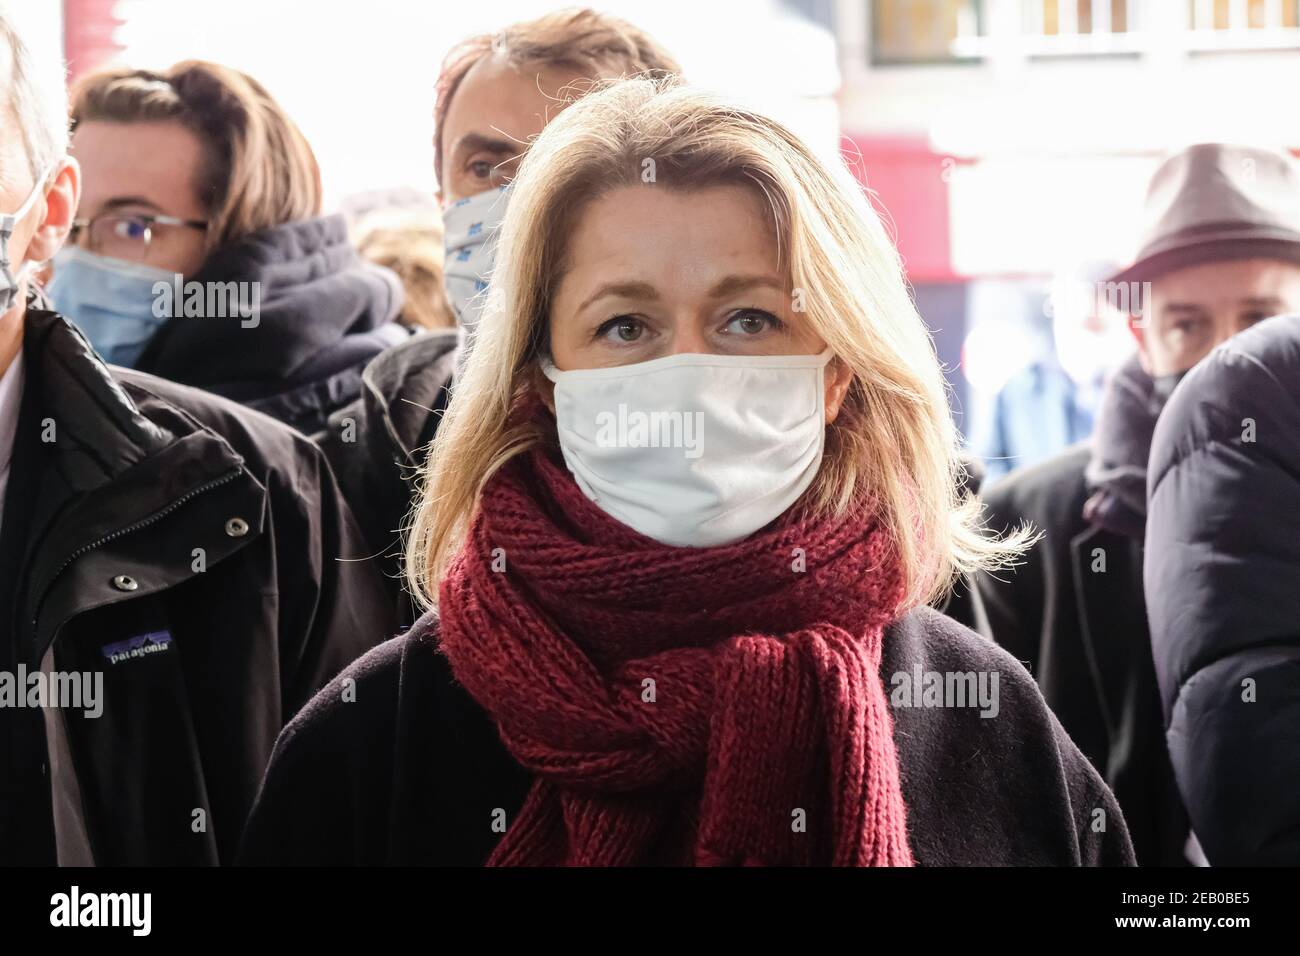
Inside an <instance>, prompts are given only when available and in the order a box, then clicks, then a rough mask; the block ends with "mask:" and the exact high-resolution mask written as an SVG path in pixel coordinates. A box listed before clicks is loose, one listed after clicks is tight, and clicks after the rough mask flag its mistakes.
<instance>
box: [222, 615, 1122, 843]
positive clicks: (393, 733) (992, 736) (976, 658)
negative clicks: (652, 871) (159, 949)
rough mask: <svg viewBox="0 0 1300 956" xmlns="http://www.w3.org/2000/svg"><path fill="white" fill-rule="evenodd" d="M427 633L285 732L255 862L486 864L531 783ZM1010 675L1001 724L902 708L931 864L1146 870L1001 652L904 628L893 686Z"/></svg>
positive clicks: (384, 656) (897, 711) (1103, 795)
mask: <svg viewBox="0 0 1300 956" xmlns="http://www.w3.org/2000/svg"><path fill="white" fill-rule="evenodd" d="M436 629H437V624H436V621H435V620H434V619H432V617H425V618H422V619H421V621H420V622H418V623H417V624H416V626H415V627H414V628H412V630H411V631H409V632H408V633H407V634H406V635H404V636H403V637H401V638H398V639H395V640H392V641H389V642H388V643H386V644H383V645H381V646H380V647H377V648H375V649H374V650H373V651H371V652H370V653H369V654H367V655H366V656H365V657H363V658H362V659H361V660H359V661H357V662H356V663H355V664H353V665H352V666H351V667H349V668H348V669H347V670H346V671H345V672H344V673H343V674H342V675H340V677H339V678H338V679H337V680H335V681H334V682H333V683H332V684H330V685H329V686H328V687H326V688H325V689H324V690H323V691H321V693H320V694H319V695H317V696H316V698H315V699H314V700H313V701H312V702H311V703H310V704H308V706H307V707H306V708H305V709H304V710H303V712H302V713H301V714H299V715H298V716H297V717H296V718H295V719H294V720H293V722H292V723H291V724H290V725H289V726H288V727H287V728H285V731H284V733H283V734H282V735H281V737H280V740H279V742H278V743H277V744H276V749H275V754H274V756H273V757H272V760H271V766H270V769H269V770H268V771H267V777H266V780H265V782H264V783H263V785H262V790H261V792H260V794H259V796H258V802H257V806H256V808H255V809H254V812H253V816H252V819H251V820H250V822H249V827H248V831H247V833H246V836H245V842H244V847H243V850H242V852H241V861H242V862H245V863H249V864H321V865H325V864H361V865H374V864H436V865H452V866H454V865H464V866H476V865H479V864H481V863H483V861H484V860H486V858H487V857H488V855H489V854H490V853H491V851H492V849H493V847H494V845H495V842H496V840H497V839H498V836H499V834H497V833H495V832H493V829H492V822H493V815H494V813H495V812H496V811H497V810H498V809H499V810H504V811H505V814H506V820H507V826H508V825H509V820H511V819H513V818H514V815H515V813H516V812H517V811H518V810H519V808H520V806H521V804H522V802H523V798H524V796H525V794H526V793H527V791H528V787H529V784H530V779H529V774H528V773H527V772H526V771H525V770H523V769H522V768H521V767H520V766H519V765H518V764H517V763H516V762H515V761H514V758H513V757H511V756H510V754H509V753H508V752H507V751H506V750H505V748H504V746H503V745H502V744H501V742H500V740H499V738H498V737H497V734H496V730H495V728H494V726H493V725H492V723H491V721H490V719H489V718H488V716H487V715H486V713H485V712H484V711H483V710H482V709H481V708H480V707H479V706H478V704H477V703H476V702H475V701H474V700H473V699H472V698H470V697H469V696H468V694H467V693H466V692H465V691H464V690H463V689H462V688H461V687H460V686H459V685H458V684H456V683H455V682H454V680H453V678H452V675H451V672H450V668H449V666H448V664H447V661H446V658H444V657H443V656H442V655H441V654H439V653H438V652H437V650H436V645H437V634H436ZM916 670H920V671H921V672H923V673H924V672H926V671H932V670H933V671H939V672H948V671H963V672H964V671H975V672H997V673H998V674H999V692H998V700H999V710H998V713H997V716H993V717H988V718H985V717H981V716H980V715H979V711H977V710H975V709H969V708H957V707H948V708H944V707H938V708H931V709H922V708H904V707H896V708H894V710H893V718H894V738H895V741H896V743H897V746H898V754H899V762H900V765H901V770H902V786H903V798H904V800H905V802H906V804H907V808H908V838H909V842H910V844H911V847H912V852H913V854H914V856H915V857H916V859H917V861H918V862H919V863H920V864H922V865H929V866H943V865H1010V864H1023V865H1032V864H1041V865H1065V866H1070V865H1112V864H1113V865H1122V864H1131V863H1132V862H1133V851H1132V847H1131V845H1130V843H1129V838H1128V832H1127V830H1126V829H1125V825H1124V821H1123V818H1122V817H1121V815H1120V811H1119V808H1118V807H1117V806H1116V804H1115V800H1114V797H1113V796H1112V795H1111V793H1110V791H1109V790H1108V789H1107V788H1106V785H1105V784H1104V783H1103V782H1102V780H1101V778H1100V777H1099V776H1098V775H1097V773H1096V771H1094V770H1093V769H1092V767H1091V766H1089V765H1088V762H1087V761H1086V760H1084V759H1083V757H1082V756H1081V755H1080V754H1079V751H1078V750H1077V749H1076V748H1075V746H1074V745H1073V744H1072V743H1071V742H1070V739H1069V737H1067V736H1066V735H1065V732H1064V731H1063V730H1062V729H1061V727H1060V725H1059V724H1058V723H1057V722H1056V720H1055V718H1053V717H1052V715H1051V713H1050V712H1049V711H1048V710H1047V708H1046V707H1045V706H1044V704H1043V701H1042V698H1041V697H1040V696H1039V694H1038V691H1037V690H1036V689H1035V688H1034V684H1033V681H1032V680H1031V679H1030V678H1029V675H1028V674H1026V673H1025V671H1024V669H1023V668H1022V667H1021V666H1020V665H1019V664H1017V663H1016V662H1015V661H1013V660H1012V659H1011V658H1010V657H1009V656H1008V655H1007V654H1006V653H1004V652H1003V651H1001V650H999V649H998V648H997V647H996V646H995V645H993V644H991V643H989V642H987V641H985V640H983V639H982V638H980V637H978V636H977V635H975V634H973V633H971V632H970V631H968V630H966V629H965V628H963V627H962V626H961V625H959V624H957V623H955V622H953V621H951V620H949V619H948V618H946V617H944V616H943V615H941V614H939V613H938V612H936V611H932V610H930V609H928V608H923V609H921V610H918V611H914V612H912V613H911V614H909V615H907V616H905V617H903V618H902V619H900V620H899V621H897V622H896V623H895V624H893V625H891V626H890V627H889V628H888V629H887V631H886V633H885V640H884V658H883V660H882V662H881V675H882V677H883V678H884V679H885V681H886V685H885V686H886V692H887V693H888V692H890V688H891V686H892V684H891V680H890V677H891V675H894V674H897V673H900V672H905V673H907V674H911V673H913V672H914V671H916Z"/></svg>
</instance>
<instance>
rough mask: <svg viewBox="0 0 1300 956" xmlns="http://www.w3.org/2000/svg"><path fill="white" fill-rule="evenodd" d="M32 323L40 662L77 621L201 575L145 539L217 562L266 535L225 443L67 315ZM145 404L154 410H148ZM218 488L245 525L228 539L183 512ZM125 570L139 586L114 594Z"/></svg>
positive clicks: (32, 317)
mask: <svg viewBox="0 0 1300 956" xmlns="http://www.w3.org/2000/svg"><path fill="white" fill-rule="evenodd" d="M25 323H26V324H25V327H24V346H23V349H24V361H25V362H27V363H28V366H27V367H28V369H29V370H31V369H35V370H37V374H36V375H35V376H33V377H34V378H36V379H38V382H37V384H36V387H37V388H38V389H39V390H40V391H39V398H40V403H39V408H40V422H41V428H42V436H41V437H42V440H43V447H44V448H45V449H46V458H45V462H46V464H45V466H44V469H45V470H44V473H43V474H42V480H41V490H40V492H39V495H38V499H37V501H36V502H34V503H33V512H34V524H33V527H32V529H31V539H30V541H29V544H28V548H27V555H26V559H27V560H26V561H25V565H26V567H27V568H28V572H27V574H28V576H27V578H26V586H25V589H24V590H25V598H24V601H23V618H22V620H21V621H20V622H18V623H19V624H20V625H21V627H22V631H23V633H24V635H25V636H26V638H27V640H28V641H30V644H29V645H28V647H27V650H28V653H29V656H30V659H31V660H34V661H36V660H40V659H41V657H42V656H43V654H44V652H45V650H46V649H47V648H48V646H49V644H50V643H51V642H52V641H53V640H54V638H55V636H56V635H57V633H58V630H59V628H60V627H61V626H62V625H63V623H65V622H66V621H67V620H69V619H70V618H71V617H72V616H74V615H75V614H77V613H80V612H81V611H83V610H88V609H89V608H92V607H101V606H105V605H108V604H112V603H116V602H118V601H123V600H127V599H132V598H139V597H144V596H146V595H148V594H151V593H156V592H159V591H163V590H166V589H167V588H170V587H173V586H175V585H176V584H178V583H180V582H181V581H183V580H185V579H187V578H189V577H191V576H192V575H193V574H195V573H197V571H196V569H195V568H193V567H192V565H191V563H190V561H189V560H188V559H185V560H181V559H179V558H171V559H167V560H163V559H160V558H159V554H160V553H162V551H163V549H160V548H159V547H158V546H157V541H156V539H153V538H151V536H150V534H149V533H148V532H150V531H152V532H155V533H165V534H167V535H168V539H169V540H173V541H174V540H183V541H186V542H191V544H189V545H188V546H187V548H186V549H185V550H184V551H183V553H182V556H183V557H184V556H188V555H189V554H190V550H189V549H190V548H191V547H201V548H203V549H204V551H205V554H206V560H207V562H208V563H215V562H216V561H219V560H221V559H223V558H224V557H226V556H228V555H229V554H231V553H233V552H235V551H237V550H239V549H240V548H242V547H245V546H246V545H247V544H248V543H249V542H250V541H253V540H255V539H256V538H257V537H258V536H259V535H260V533H261V531H262V529H263V526H264V522H265V509H266V503H265V499H266V489H265V487H264V486H262V485H261V483H259V482H258V481H257V479H256V478H255V477H254V476H253V475H252V474H251V473H250V472H248V470H247V469H246V468H244V460H243V458H242V457H241V456H240V455H239V454H238V453H236V452H235V450H234V449H233V448H231V446H230V445H229V444H228V443H227V442H226V441H225V440H224V439H223V438H221V437H220V436H219V435H217V434H216V433H215V432H212V431H211V430H209V429H207V428H205V427H204V426H203V425H201V424H200V423H199V422H198V421H197V420H195V419H194V418H192V417H191V416H189V415H188V414H187V413H186V412H185V411H184V410H183V409H181V408H179V407H177V406H174V405H171V404H170V403H167V402H165V401H164V400H163V399H161V398H158V397H157V396H155V395H152V393H150V392H148V391H145V390H143V389H141V388H139V387H137V386H135V385H133V384H130V382H129V381H128V380H127V379H126V378H124V377H123V376H121V375H115V374H114V373H113V372H112V371H110V370H109V368H108V366H106V365H105V364H104V363H103V361H102V360H101V359H100V358H99V356H98V355H96V354H95V352H94V350H93V349H91V347H90V345H89V344H88V343H87V342H86V339H85V338H84V337H83V336H82V335H81V333H80V332H79V331H77V330H76V329H75V328H74V327H73V326H72V325H71V324H70V323H68V322H67V321H66V320H64V319H63V318H62V317H61V316H59V315H57V314H56V313H53V312H50V311H48V310H46V309H43V308H39V307H29V308H28V311H27V316H26V319H25ZM131 374H133V373H131ZM139 378H140V379H141V380H142V381H148V379H147V377H142V376H141V377H139ZM124 381H127V384H125V385H124ZM144 399H148V401H149V402H151V403H152V404H151V406H150V407H151V408H153V411H152V412H151V413H149V414H146V412H145V411H144V410H143V409H142V407H141V405H140V401H142V400H144ZM218 488H220V499H221V505H220V507H221V514H223V515H224V514H225V512H227V511H228V512H230V513H231V514H236V515H239V516H240V517H242V518H243V519H244V520H245V521H247V523H248V526H249V527H248V532H247V533H244V534H241V535H238V536H231V535H229V534H227V533H223V528H222V524H221V522H220V521H216V520H214V518H213V515H212V510H213V509H212V508H193V507H191V508H182V507H180V505H182V504H184V503H186V502H188V501H190V500H191V499H193V498H195V497H197V496H198V495H200V494H205V493H208V492H211V491H213V490H215V489H218ZM214 507H215V506H214ZM222 520H224V518H223V519H222ZM172 550H175V549H172ZM128 573H129V575H130V576H132V577H133V578H134V579H135V580H136V581H137V584H136V586H135V587H134V588H132V589H130V590H123V589H119V588H114V587H113V586H112V582H113V580H114V578H115V577H117V576H118V575H119V574H128Z"/></svg>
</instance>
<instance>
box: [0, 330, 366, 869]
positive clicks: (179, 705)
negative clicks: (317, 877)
mask: <svg viewBox="0 0 1300 956" xmlns="http://www.w3.org/2000/svg"><path fill="white" fill-rule="evenodd" d="M25 322H26V324H25V334H24V345H23V355H24V368H25V375H26V385H25V388H24V399H23V407H22V412H21V418H20V426H19V433H18V440H17V441H16V444H15V451H14V459H13V463H12V471H11V478H10V485H9V489H8V492H7V494H6V502H5V508H4V525H3V528H2V529H0V556H3V560H4V561H5V562H6V563H7V564H8V566H9V568H10V569H11V570H13V571H14V573H15V574H16V575H17V577H16V578H13V579H11V578H9V577H4V578H2V579H0V580H3V581H4V582H5V583H7V584H10V585H11V586H10V587H9V588H8V589H7V590H6V592H5V595H4V599H3V600H0V607H6V608H8V610H9V612H10V614H9V615H8V619H7V620H5V622H4V623H5V625H6V627H5V631H4V634H5V637H6V640H5V641H4V642H3V643H2V644H0V658H2V662H0V670H7V671H9V672H13V671H14V670H15V669H16V668H17V667H18V666H19V665H22V666H25V667H26V668H27V669H28V670H29V671H30V670H32V669H34V668H36V667H38V666H40V664H41V662H42V661H46V662H47V664H49V663H52V665H53V667H54V668H56V669H57V670H59V671H66V672H74V671H75V672H87V673H94V672H99V673H101V674H102V679H103V702H102V714H101V715H100V716H99V717H97V718H96V717H87V716H85V714H84V712H83V710H81V709H76V710H48V709H47V710H46V711H45V714H44V717H42V716H40V715H38V714H34V712H33V711H31V710H14V709H12V708H2V709H0V766H3V767H4V768H5V773H4V774H3V775H2V776H3V778H4V782H3V784H2V785H0V861H3V862H6V863H16V862H30V863H45V862H53V860H54V841H55V836H56V834H57V840H58V858H59V860H60V861H61V862H72V861H90V860H93V862H95V863H96V864H101V865H103V864H110V865H115V864H212V863H217V862H221V861H226V860H229V859H230V858H231V857H232V856H233V853H234V850H235V847H236V845H237V843H238V840H239V836H240V832H241V830H242V828H243V825H244V822H245V819H246V816H247V814H248V810H249V808H250V806H251V805H252V802H253V796H254V794H255V792H256V788H257V785H258V782H259V781H260V779H261V776H262V772H263V770H264V769H265V766H266V763H267V760H268V758H269V757H270V754H271V748H272V745H273V744H274V741H275V738H276V735H277V734H278V733H279V731H280V729H281V728H282V727H283V725H284V724H285V723H286V722H287V721H288V719H289V718H290V717H291V716H292V715H293V714H294V713H295V712H296V711H297V710H298V708H299V707H300V706H301V705H302V704H303V703H304V702H305V701H306V700H308V699H309V698H310V697H311V696H312V695H313V694H314V693H315V692H316V690H318V689H319V688H320V687H321V686H322V685H323V684H324V683H325V682H326V681H328V680H329V679H330V678H331V677H332V676H334V675H335V674H336V673H338V671H339V670H340V669H341V668H342V667H343V666H344V665H345V664H347V663H348V662H350V661H351V660H353V659H355V658H356V657H357V656H359V655H360V654H362V653H363V652H364V651H365V650H367V649H368V648H369V647H370V646H372V645H373V644H374V643H375V642H376V639H382V638H383V637H384V636H385V635H386V634H390V633H392V631H391V629H390V628H391V613H390V610H389V605H388V602H387V600H386V599H385V595H384V592H383V589H382V587H381V585H380V583H379V582H378V581H377V580H376V578H375V577H374V573H373V570H372V569H370V568H369V567H368V566H366V565H364V564H362V563H358V562H349V561H347V560H344V559H348V558H352V557H356V556H358V555H360V554H363V553H364V550H365V544H364V543H363V542H362V541H361V540H360V532H359V531H358V529H357V527H356V524H355V521H354V520H353V518H352V516H351V514H350V513H349V511H348V509H347V507H346V506H345V505H344V504H343V501H342V498H341V497H340V495H339V491H338V487H337V485H336V484H335V481H334V478H333V475H332V474H331V473H330V470H329V467H328V465H327V464H326V462H325V459H324V457H323V455H322V454H321V453H320V451H319V449H317V448H316V447H315V446H314V445H313V444H312V443H311V442H310V441H309V440H308V439H307V438H305V437H304V436H302V435H299V434H298V433H296V432H294V431H293V430H291V429H289V428H286V427H285V426H283V425H281V424H280V423H278V422H276V421H274V420H272V419H270V418H268V417H266V416H264V415H261V414H258V413H256V412H253V411H250V410H248V409H245V408H242V407H240V406H238V405H235V404H234V403H232V402H228V401H225V400H224V399H221V398H218V397H216V396H213V395H211V394H208V393H206V392H201V391H198V390H196V389H191V388H186V387H183V386H179V385H175V384H172V383H170V382H165V381H163V380H161V379H157V378H154V377H152V376H149V375H145V374H142V373H139V372H132V371H127V370H123V369H109V368H108V367H107V366H105V365H104V364H103V363H102V362H101V361H100V359H99V357H98V356H97V355H95V354H94V352H93V351H92V350H91V348H90V346H89V344H88V343H87V342H86V340H85V339H84V338H83V337H82V336H81V334H80V333H79V332H78V331H76V330H75V329H74V328H73V327H72V326H71V325H70V324H68V323H67V322H65V321H64V320H63V319H62V318H61V317H59V316H57V315H55V314H53V313H51V312H46V311H41V310H39V309H35V308H29V309H28V310H27V316H26V320H25ZM141 648H144V650H143V651H142V650H141ZM135 652H138V653H135ZM115 654H117V655H123V654H124V655H125V656H124V657H122V658H121V659H118V660H116V661H114V660H113V655H115ZM47 737H48V740H47V739H46V738H47ZM51 795H53V803H54V807H55V809H54V811H53V814H52V813H51V806H50V805H51Z"/></svg>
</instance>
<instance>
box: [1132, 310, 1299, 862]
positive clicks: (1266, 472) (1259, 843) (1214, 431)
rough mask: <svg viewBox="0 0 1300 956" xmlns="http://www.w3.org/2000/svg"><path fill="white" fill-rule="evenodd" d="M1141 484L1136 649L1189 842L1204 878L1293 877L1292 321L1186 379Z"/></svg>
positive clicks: (1295, 333) (1224, 350)
mask: <svg viewBox="0 0 1300 956" xmlns="http://www.w3.org/2000/svg"><path fill="white" fill-rule="evenodd" d="M1148 480H1149V485H1148V491H1149V498H1150V503H1149V506H1148V519H1147V538H1146V553H1147V561H1146V566H1145V587H1146V595H1147V608H1148V614H1149V618H1150V622H1151V643H1152V648H1153V650H1154V653H1155V665H1156V672H1157V676H1158V678H1159V682H1160V691H1161V696H1162V698H1163V703H1164V712H1165V720H1166V725H1167V728H1168V729H1167V739H1168V741H1169V752H1170V756H1171V758H1172V760H1173V764H1174V770H1175V773H1176V775H1177V779H1178V786H1179V789H1180V790H1181V791H1182V794H1183V799H1184V800H1185V801H1186V804H1187V809H1188V811H1189V814H1190V816H1191V821H1192V829H1193V830H1194V831H1195V833H1196V835H1197V837H1198V839H1199V840H1200V843H1201V846H1202V848H1203V849H1204V851H1205V854H1206V856H1207V857H1208V858H1209V860H1210V862H1211V863H1213V864H1215V865H1234V864H1237V865H1241V864H1289V865H1292V866H1294V865H1296V864H1300V798H1297V793H1296V783H1297V781H1300V316H1296V315H1291V316H1283V317H1280V318H1275V319H1270V320H1268V321H1267V322H1262V323H1260V324H1259V325H1257V326H1255V327H1254V328H1252V329H1250V330H1248V331H1246V332H1243V333H1241V334H1240V335H1237V336H1235V337H1234V338H1232V339H1231V340H1230V341H1228V342H1227V343H1225V344H1224V345H1222V346H1220V347H1219V348H1218V349H1216V350H1215V351H1214V352H1212V353H1211V354H1210V356H1209V357H1208V358H1207V359H1206V360H1205V361H1203V362H1202V363H1201V364H1200V365H1198V366H1197V367H1196V368H1195V369H1193V370H1192V372H1191V373H1190V374H1189V375H1188V376H1187V378H1186V379H1185V380H1184V381H1183V382H1182V384H1181V385H1179V387H1178V389H1177V390H1176V391H1175V392H1174V395H1173V397H1172V398H1171V399H1170V401H1169V404H1168V405H1167V406H1166V408H1165V411H1164V413H1163V414H1162V415H1161V417H1160V423H1159V425H1158V426H1157V428H1156V433H1155V439H1154V442H1153V444H1152V449H1151V465H1150V471H1149V478H1148Z"/></svg>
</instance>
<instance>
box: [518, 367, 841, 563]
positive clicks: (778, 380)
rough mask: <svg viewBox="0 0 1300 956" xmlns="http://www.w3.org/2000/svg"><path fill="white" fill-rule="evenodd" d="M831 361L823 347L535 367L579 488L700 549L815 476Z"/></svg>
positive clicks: (628, 517)
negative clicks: (546, 384)
mask: <svg viewBox="0 0 1300 956" xmlns="http://www.w3.org/2000/svg"><path fill="white" fill-rule="evenodd" d="M830 359H831V351H830V349H827V350H826V351H824V352H822V353H821V354H820V355H763V356H740V355H698V354H684V355H670V356H668V357H666V358H661V359H655V360H654V361H650V362H641V363H638V364H636V365H623V366H617V367H614V368H598V369H575V370H573V371H568V372H561V371H559V370H557V369H556V368H555V367H554V366H553V365H551V364H550V363H549V362H548V363H545V364H544V366H543V369H544V372H545V374H546V377H547V378H549V379H550V380H551V381H552V382H554V383H555V420H556V426H557V429H558V432H559V439H560V449H561V451H563V453H564V462H565V464H566V465H567V466H568V468H569V471H571V472H572V473H573V477H574V479H575V480H576V481H577V483H578V487H579V488H581V489H582V492H583V494H585V495H586V496H587V497H588V498H590V499H591V500H592V501H593V502H595V503H596V504H597V505H598V506H599V507H600V508H601V510H603V511H604V512H605V513H606V514H608V515H610V516H611V517H613V518H616V519H617V520H619V521H621V522H622V523H623V524H625V525H627V526H628V527H630V528H632V529H634V530H636V531H639V532H641V533H642V534H644V535H646V536H647V537H650V538H654V539H655V540H656V541H659V542H661V543H663V544H668V545H675V546H678V547H695V548H707V547H713V546H716V545H721V544H730V543H732V542H734V541H739V540H741V539H742V538H745V537H748V536H749V535H751V534H753V533H754V532H755V531H757V530H759V529H760V528H762V527H763V526H764V525H766V524H768V523H769V522H771V521H773V520H774V519H776V518H777V517H779V516H780V515H781V514H783V513H784V512H785V511H786V509H788V508H789V507H790V506H791V505H792V504H794V503H795V501H796V500H798V498H799V496H800V495H801V494H803V492H804V491H805V490H806V489H807V488H808V486H809V485H810V484H811V483H812V480H813V478H814V477H816V475H817V469H818V467H819V466H820V465H821V460H822V451H823V447H824V441H825V436H826V411H825V407H826V391H825V369H826V363H827V362H829V361H830Z"/></svg>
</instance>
